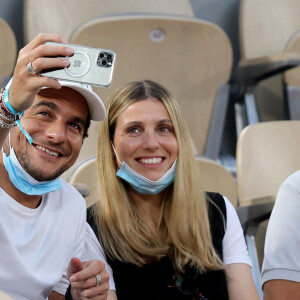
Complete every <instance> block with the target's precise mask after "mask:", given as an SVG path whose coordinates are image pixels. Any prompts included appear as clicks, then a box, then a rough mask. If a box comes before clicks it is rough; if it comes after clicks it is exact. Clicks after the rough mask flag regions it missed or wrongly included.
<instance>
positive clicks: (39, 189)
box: [2, 135, 62, 195]
mask: <svg viewBox="0 0 300 300" xmlns="http://www.w3.org/2000/svg"><path fill="white" fill-rule="evenodd" d="M2 158H3V163H4V167H5V169H6V171H7V173H8V175H9V178H10V181H11V182H12V184H13V185H14V186H15V187H16V188H17V189H18V190H20V191H21V192H23V193H24V194H27V195H44V194H47V193H50V192H53V191H57V190H60V189H61V188H62V186H61V181H60V179H59V178H57V179H55V180H52V181H38V180H36V179H34V178H33V177H32V176H30V175H29V174H28V173H27V172H26V171H25V170H24V168H23V167H22V166H21V164H20V163H19V161H18V158H17V156H16V153H15V151H14V149H13V148H12V147H11V145H10V135H9V156H7V155H6V154H5V152H4V151H3V149H2Z"/></svg>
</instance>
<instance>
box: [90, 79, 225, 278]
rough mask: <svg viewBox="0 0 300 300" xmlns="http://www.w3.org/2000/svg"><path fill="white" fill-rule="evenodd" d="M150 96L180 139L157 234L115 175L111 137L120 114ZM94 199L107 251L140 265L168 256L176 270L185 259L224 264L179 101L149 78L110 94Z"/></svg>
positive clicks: (202, 265) (181, 268)
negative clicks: (216, 247)
mask: <svg viewBox="0 0 300 300" xmlns="http://www.w3.org/2000/svg"><path fill="white" fill-rule="evenodd" d="M149 97H153V98H156V99H158V100H160V101H161V102H162V103H163V104H164V105H165V107H166V109H167V111H168V113H169V115H170V118H171V120H172V122H173V126H174V130H175V134H176V137H177V141H178V149H179V153H178V162H177V171H176V178H175V181H174V183H173V184H172V185H171V186H170V187H168V188H167V189H166V190H165V191H164V197H163V205H162V213H161V220H160V228H159V232H158V233H157V234H155V233H153V231H151V230H150V228H149V227H148V225H147V224H146V223H145V222H144V221H143V217H142V215H141V214H140V212H139V210H138V209H137V207H136V206H135V204H134V202H133V201H131V199H130V196H129V193H128V192H127V190H126V186H124V183H123V181H122V180H121V179H120V178H118V177H117V176H116V172H117V164H116V158H115V155H114V152H113V150H112V146H111V142H112V141H113V136H114V130H115V126H116V121H117V118H118V116H119V115H120V114H121V113H122V112H123V111H124V109H125V108H127V107H128V106H129V105H131V104H132V103H133V102H136V101H142V100H146V99H148V98H149ZM97 176H98V180H99V191H98V199H99V200H98V202H97V205H96V206H95V207H94V210H93V213H94V217H95V219H96V222H97V225H98V230H99V237H100V241H101V243H102V246H103V248H104V250H105V253H106V254H107V255H108V256H109V257H110V258H111V259H118V260H121V261H124V262H128V263H132V264H135V265H138V266H143V265H145V264H148V263H151V262H155V261H158V260H159V259H160V258H161V257H162V256H166V255H167V256H169V257H170V259H171V261H172V263H173V266H174V269H175V271H176V272H177V273H181V272H183V271H184V267H185V266H186V265H187V264H189V265H190V266H192V267H195V268H196V269H198V271H199V272H200V273H203V272H204V271H205V269H210V270H216V269H221V268H222V262H221V260H220V258H219V257H218V255H217V253H216V252H215V250H214V247H213V244H212V238H211V234H210V226H209V219H208V206H207V200H206V198H205V194H204V193H203V192H202V190H201V178H200V175H199V172H198V169H197V166H196V163H195V160H194V156H193V152H192V146H191V141H190V137H189V134H188V130H187V127H186V125H185V122H184V120H183V117H182V116H181V113H180V110H179V107H178V104H177V102H176V101H175V100H174V99H173V98H172V96H171V95H170V94H169V92H168V91H167V90H166V89H165V88H163V87H162V86H160V85H159V84H157V83H155V82H153V81H149V80H146V81H135V82H130V83H128V84H126V85H125V86H124V87H122V88H121V89H119V90H118V91H117V92H116V93H115V94H114V95H113V96H112V97H110V99H109V101H108V105H107V117H106V119H105V120H104V121H102V122H100V124H99V139H98V151H97Z"/></svg>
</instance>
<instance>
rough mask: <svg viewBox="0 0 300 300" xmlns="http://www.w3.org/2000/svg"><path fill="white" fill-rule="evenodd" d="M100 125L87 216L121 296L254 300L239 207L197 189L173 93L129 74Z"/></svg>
mask: <svg viewBox="0 0 300 300" xmlns="http://www.w3.org/2000/svg"><path fill="white" fill-rule="evenodd" d="M199 117H201V116H199ZM99 126H100V127H99V142H98V151H97V176H98V181H99V201H98V202H97V203H96V204H95V205H94V206H93V207H91V208H90V209H89V211H88V222H89V223H90V225H91V227H92V228H93V230H94V232H95V233H96V235H97V237H98V239H99V242H100V243H99V242H98V241H97V242H98V246H97V247H98V248H99V249H100V250H97V249H96V248H95V249H92V250H90V251H94V252H95V253H96V252H97V251H101V248H103V251H104V253H105V256H106V258H107V261H108V263H109V265H110V267H111V268H112V270H113V276H114V280H115V284H116V292H117V297H118V299H119V300H123V299H126V300H129V299H130V300H132V299H152V300H154V299H155V300H157V299H197V300H198V299H203V300H204V299H208V300H212V299H218V300H220V299H222V300H223V299H232V300H241V299H243V300H247V299H249V300H250V299H251V300H255V299H258V296H257V292H256V290H255V286H254V283H253V279H252V275H251V263H250V260H249V257H248V252H247V249H246V245H245V241H244V237H243V232H242V229H241V226H240V223H239V221H238V218H237V215H236V213H235V210H234V208H233V207H232V205H231V204H230V203H229V201H228V200H227V199H226V198H223V197H222V196H221V195H219V194H217V193H205V192H204V191H203V190H202V189H201V177H200V174H199V171H198V168H197V166H196V163H195V161H194V156H193V152H192V147H191V142H190V137H189V134H188V130H187V127H186V125H185V122H184V120H183V117H182V116H181V113H180V110H179V107H178V104H177V103H176V101H175V100H174V99H173V98H172V96H171V95H170V93H169V92H168V91H167V90H166V89H165V88H164V87H162V86H161V85H159V84H157V83H155V82H153V81H149V80H146V81H136V82H130V83H128V84H126V85H125V86H124V87H122V88H121V89H119V90H118V91H117V92H116V93H115V94H114V95H113V96H112V97H111V98H110V99H109V101H108V106H107V117H106V119H105V120H104V121H103V122H102V123H101V124H100V125H99ZM94 244H95V243H94ZM89 247H90V248H92V245H89ZM95 256H96V255H95Z"/></svg>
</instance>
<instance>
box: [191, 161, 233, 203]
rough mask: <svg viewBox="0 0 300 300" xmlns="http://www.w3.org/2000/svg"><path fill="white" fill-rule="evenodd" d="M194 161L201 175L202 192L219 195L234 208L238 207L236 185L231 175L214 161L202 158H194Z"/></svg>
mask: <svg viewBox="0 0 300 300" xmlns="http://www.w3.org/2000/svg"><path fill="white" fill-rule="evenodd" d="M195 159H196V163H197V165H198V167H199V170H200V174H201V175H202V176H201V178H202V185H203V190H205V191H207V192H217V193H220V194H221V195H223V196H225V197H227V199H228V200H229V201H230V202H231V203H232V205H233V206H234V207H236V206H237V205H238V198H237V185H236V181H235V178H234V177H233V175H232V174H231V173H230V172H229V171H228V170H227V169H226V168H225V167H224V166H223V165H221V164H220V163H218V162H216V161H214V160H211V159H207V158H204V157H196V158H195Z"/></svg>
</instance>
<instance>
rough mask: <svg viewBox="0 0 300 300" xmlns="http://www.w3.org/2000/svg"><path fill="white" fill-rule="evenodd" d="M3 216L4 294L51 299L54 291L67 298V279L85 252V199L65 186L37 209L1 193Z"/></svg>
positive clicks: (0, 258) (0, 282) (0, 266)
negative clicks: (75, 260) (74, 259)
mask: <svg viewBox="0 0 300 300" xmlns="http://www.w3.org/2000/svg"><path fill="white" fill-rule="evenodd" d="M0 211H1V213H0V249H1V253H0V290H3V291H4V292H6V293H7V294H8V295H10V296H11V297H12V298H13V299H18V300H25V299H26V300H40V299H47V297H48V295H49V294H50V293H51V291H52V290H53V289H55V290H56V291H57V292H59V293H61V294H64V293H65V291H66V289H67V287H68V285H69V282H68V280H67V279H66V277H65V276H64V277H63V278H62V274H63V273H64V272H65V271H66V269H67V266H68V264H69V262H70V259H71V258H72V257H79V258H81V255H82V250H83V247H84V239H85V230H86V204H85V200H84V199H83V198H82V196H81V195H80V194H79V193H78V192H77V191H76V190H75V189H74V188H73V187H72V186H70V185H69V184H67V183H66V182H64V181H63V180H62V189H61V190H59V191H55V192H52V193H49V194H47V195H44V196H43V198H42V202H41V204H40V205H39V207H37V208H35V209H31V208H28V207H25V206H23V205H21V204H20V203H18V202H17V201H15V200H14V199H13V198H11V197H10V196H9V195H8V194H7V193H6V192H4V191H3V190H2V189H0Z"/></svg>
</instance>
